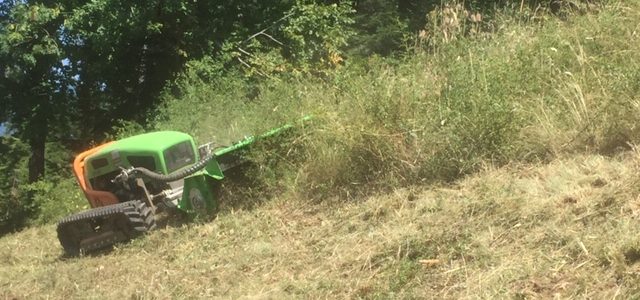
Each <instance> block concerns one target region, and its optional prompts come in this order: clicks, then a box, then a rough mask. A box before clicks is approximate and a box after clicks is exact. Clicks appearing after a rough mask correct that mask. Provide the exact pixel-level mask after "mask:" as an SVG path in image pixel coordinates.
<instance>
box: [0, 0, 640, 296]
mask: <svg viewBox="0 0 640 300" xmlns="http://www.w3.org/2000/svg"><path fill="white" fill-rule="evenodd" d="M153 4H154V5H147V6H144V7H143V6H140V7H138V6H136V5H135V4H130V3H128V2H121V1H110V0H101V1H93V2H87V3H84V2H69V3H67V2H65V1H62V2H55V3H49V2H14V1H8V2H3V3H0V21H1V24H2V27H0V62H2V63H1V64H0V66H3V67H2V68H3V72H2V76H1V77H0V95H2V97H3V99H4V100H3V101H2V102H0V107H2V108H3V111H2V112H1V113H0V118H1V119H0V120H2V121H5V122H8V123H6V124H8V125H9V131H8V133H9V134H8V136H7V137H4V138H3V139H2V144H0V146H1V148H0V149H1V150H2V154H3V155H2V157H0V169H2V170H3V171H4V172H2V173H0V182H2V183H3V185H1V186H0V196H2V198H1V199H0V227H2V230H3V231H4V232H10V231H13V230H16V229H19V228H22V227H23V226H25V225H33V226H31V227H30V228H28V229H25V230H23V231H22V232H19V233H11V234H7V235H5V236H4V237H2V238H1V239H0V264H1V265H2V268H0V286H1V287H3V288H2V289H1V290H3V292H2V293H4V294H0V295H2V296H4V297H30V296H31V297H33V296H36V295H41V294H46V295H50V296H52V297H59V298H63V297H65V298H66V297H91V296H94V295H104V297H109V298H116V297H122V296H124V297H145V298H147V297H149V298H150V297H159V298H167V297H181V298H182V297H184V298H189V297H209V296H218V297H241V296H260V297H272V298H279V297H300V296H303V295H310V296H311V297H327V296H329V297H341V298H346V297H349V298H355V297H362V298H395V297H402V298H422V297H433V296H434V295H435V297H438V298H472V297H473V298H475V297H488V298H495V297H510V298H512V297H523V298H527V297H544V298H548V297H556V296H559V297H561V298H565V297H590V298H603V297H613V298H615V297H617V296H626V297H634V296H635V297H637V295H638V293H639V292H640V287H639V286H638V285H637V278H636V277H637V273H638V270H637V267H638V258H639V257H640V255H638V253H639V252H638V251H640V250H638V240H637V239H636V238H635V236H636V234H635V232H637V231H638V230H637V229H638V228H637V224H636V222H635V218H637V213H638V212H637V208H638V207H636V206H637V203H635V202H637V198H638V197H639V195H640V190H638V189H637V188H636V186H638V184H637V183H638V180H639V179H640V178H639V177H638V175H637V174H639V173H638V170H636V169H637V168H636V166H637V165H638V158H639V157H640V156H639V154H638V152H637V149H636V145H637V144H638V143H639V142H640V130H639V128H638V126H637V122H636V120H635V116H637V115H638V113H639V112H640V111H639V110H640V103H639V102H638V99H637V98H638V97H637V94H638V92H639V91H640V71H639V70H640V65H639V64H640V63H639V62H640V43H637V42H636V41H637V35H638V33H637V32H636V31H637V26H636V23H637V22H634V20H638V19H639V18H640V4H639V3H637V2H636V1H603V2H596V1H585V2H580V1H546V2H543V3H541V2H538V1H521V2H517V3H516V2H513V3H512V2H510V1H509V2H507V1H466V2H456V1H442V2H441V1H424V2H423V1H397V2H393V1H379V0H366V1H356V2H354V3H347V2H335V3H333V2H331V1H325V2H322V1H316V2H314V1H279V2H277V3H270V4H267V3H264V4H262V3H260V4H258V3H253V2H252V3H244V2H243V3H242V4H240V3H234V2H231V3H229V4H224V5H218V6H216V5H214V4H202V3H200V2H189V3H186V2H184V3H182V2H175V3H174V2H172V3H171V4H166V3H165V2H164V1H157V3H156V2H154V3H153ZM263 6H264V7H263ZM105 10H109V11H110V12H112V13H109V14H105V13H103V12H104V11H105ZM425 16H426V18H425ZM43 28H44V29H43ZM47 28H51V30H47ZM43 30H44V31H46V32H49V33H50V32H56V34H49V35H46V34H45V35H43V34H42V32H43ZM7 62H10V63H7ZM41 65H43V66H41ZM45 66H46V67H45ZM305 115H312V116H313V120H312V121H311V124H310V125H309V126H298V127H297V129H296V130H297V131H296V132H294V133H293V134H291V135H287V136H282V137H280V138H279V139H278V140H275V141H270V142H265V143H262V144H260V145H259V146H258V147H259V149H256V151H253V152H252V155H253V157H252V159H253V160H254V161H255V162H256V163H255V164H252V165H250V166H249V168H251V170H249V172H250V174H252V176H251V178H250V179H247V178H245V179H246V180H250V182H244V183H242V182H239V183H234V182H227V183H225V189H224V190H225V195H224V197H223V208H222V210H221V212H220V213H219V214H218V216H217V219H216V220H214V221H212V222H208V223H195V224H187V225H181V224H179V222H177V223H175V224H173V223H171V225H170V226H168V227H167V228H165V229H162V230H160V231H157V232H154V233H153V234H150V235H148V236H147V237H145V238H143V239H140V240H136V241H134V242H132V243H131V244H127V245H122V246H120V247H118V248H117V249H115V250H114V251H113V252H111V253H109V254H108V255H97V256H94V257H84V258H79V259H65V258H62V257H61V254H62V250H61V249H59V248H57V247H51V246H50V245H55V244H56V243H57V242H56V238H55V236H54V231H55V230H54V229H53V226H52V225H51V223H52V222H55V220H57V219H58V218H59V217H60V216H63V215H66V214H68V213H70V212H74V211H78V210H81V209H83V208H86V207H87V204H86V201H85V200H84V199H83V197H82V195H81V194H80V192H79V191H78V189H77V188H76V187H75V183H74V179H73V176H72V175H71V174H70V173H69V170H68V163H69V161H70V159H71V157H72V153H74V152H76V151H79V150H81V149H83V148H86V147H88V146H89V145H90V144H93V143H99V142H100V141H102V140H104V139H113V138H118V137H123V136H128V135H132V134H136V133H139V132H143V131H149V130H160V129H171V130H181V131H184V132H188V133H190V134H193V135H194V136H195V137H196V139H197V140H198V141H200V142H205V141H211V140H214V141H216V142H218V143H229V142H232V141H234V140H236V139H238V138H239V137H242V136H244V135H247V134H253V133H257V132H261V131H263V130H265V129H268V128H271V127H273V126H276V125H278V124H282V123H287V122H296V121H295V120H299V119H300V118H302V117H303V116H305ZM39 153H44V154H43V155H42V156H38V155H40V154H39ZM240 177H242V176H241V174H240ZM43 240H44V241H46V242H43ZM131 269H136V270H137V271H136V272H137V273H135V274H133V273H131ZM78 270H85V271H86V270H88V271H89V272H93V273H94V275H95V276H84V275H83V276H79V275H78V274H80V273H79V272H77V271H78ZM54 272H55V273H56V274H60V273H61V272H62V273H63V274H66V275H67V276H65V277H64V278H61V277H60V276H52V274H53V273H54ZM84 274H86V273H84ZM181 280H182V281H181ZM124 282H126V284H124ZM175 282H180V284H174V283H175ZM116 286H117V287H118V288H117V289H116V288H114V287H116ZM27 287H32V288H27Z"/></svg>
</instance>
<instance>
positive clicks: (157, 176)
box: [132, 153, 214, 182]
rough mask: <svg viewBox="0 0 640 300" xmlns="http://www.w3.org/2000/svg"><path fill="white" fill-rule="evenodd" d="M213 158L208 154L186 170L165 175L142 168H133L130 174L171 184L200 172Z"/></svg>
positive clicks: (211, 154)
mask: <svg viewBox="0 0 640 300" xmlns="http://www.w3.org/2000/svg"><path fill="white" fill-rule="evenodd" d="M213 157H214V155H213V153H209V155H207V156H205V157H204V158H203V159H201V160H200V161H199V162H197V163H195V164H193V165H192V166H191V167H188V168H186V169H183V170H180V171H176V172H173V173H171V174H167V175H164V174H159V173H156V172H154V171H151V170H149V169H147V168H143V167H137V168H134V169H133V170H132V172H133V173H139V174H142V175H143V176H146V177H148V178H149V179H151V180H155V181H160V182H171V181H176V180H178V179H182V178H185V177H187V176H189V175H191V174H193V173H195V172H198V171H200V170H202V168H204V167H205V166H206V165H207V164H208V163H209V161H210V160H211V159H212V158H213Z"/></svg>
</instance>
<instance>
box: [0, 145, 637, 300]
mask: <svg viewBox="0 0 640 300" xmlns="http://www.w3.org/2000/svg"><path fill="white" fill-rule="evenodd" d="M638 159H639V157H638V155H637V154H636V153H634V152H630V153H625V154H624V155H621V156H619V157H615V158H611V157H603V156H587V155H581V156H574V157H566V158H561V159H557V160H554V161H553V162H551V163H550V164H548V165H528V164H512V165H508V166H505V167H502V168H498V169H487V170H484V171H482V172H480V173H478V174H476V175H473V176H470V177H468V178H465V179H463V180H461V181H459V182H457V183H455V184H453V185H450V186H437V187H432V188H426V187H425V188H407V189H398V190H395V191H393V192H392V193H389V194H384V195H379V196H375V197H371V198H368V199H366V200H364V201H361V202H343V201H340V199H334V200H333V201H325V202H323V203H320V204H316V203H310V202H306V201H305V200H303V199H296V197H295V196H288V197H287V198H279V199H272V200H271V201H268V202H264V203H263V204H261V205H258V206H256V207H254V208H253V209H247V210H234V209H233V208H231V207H230V206H224V207H223V209H222V211H221V212H220V214H219V215H218V218H217V219H216V220H214V221H212V222H209V223H201V224H188V225H184V226H181V227H168V228H165V229H161V230H158V231H155V232H153V233H151V234H149V235H148V236H146V237H144V238H141V239H138V240H135V241H133V242H132V243H130V244H127V245H121V246H119V247H117V248H116V249H115V250H114V251H113V252H111V253H109V254H101V255H97V256H88V257H82V258H73V259H64V258H62V250H61V248H60V247H59V246H58V245H57V240H56V237H55V235H54V232H55V230H54V227H53V226H43V227H34V228H30V229H27V230H25V231H23V232H21V233H17V234H13V235H9V236H5V237H3V238H2V239H0V289H1V290H2V294H1V296H4V297H18V298H33V297H52V298H78V297H79V298H91V297H99V298H111V299H115V298H123V297H134V298H138V297H143V298H194V297H198V298H200V297H225V298H242V297H257V298H298V297H311V298H326V297H329V298H355V297H362V298H396V297H400V298H432V297H435V298H495V297H509V298H513V297H516V298H517V297H523V298H528V297H542V298H550V297H561V298H569V297H587V298H598V299H601V298H612V297H616V296H624V297H625V298H627V297H631V298H633V297H634V296H635V297H637V296H640V285H639V284H638V282H639V281H638V276H639V275H640V254H638V253H640V238H638V235H637V232H638V230H640V224H639V223H638V216H640V189H639V188H638V179H639V177H638V174H639V173H638V168H637V166H638V162H639V160H638Z"/></svg>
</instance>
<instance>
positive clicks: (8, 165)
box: [0, 137, 34, 233]
mask: <svg viewBox="0 0 640 300" xmlns="http://www.w3.org/2000/svg"><path fill="white" fill-rule="evenodd" d="M27 153H28V147H27V145H25V144H24V143H23V142H21V141H20V140H18V139H15V138H11V137H0V154H1V155H0V233H6V232H9V231H12V230H15V229H18V228H20V227H21V226H22V225H23V224H25V223H26V220H27V218H28V217H30V216H31V214H32V212H33V208H34V207H33V203H31V202H30V201H28V200H29V199H26V200H27V201H25V199H24V197H22V196H23V194H22V191H21V188H20V186H21V184H23V183H25V182H26V181H27V170H26V167H27V166H26V164H27V162H26V159H25V157H26V155H27Z"/></svg>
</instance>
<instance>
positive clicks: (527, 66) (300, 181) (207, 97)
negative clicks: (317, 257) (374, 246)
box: [157, 2, 640, 198]
mask: <svg viewBox="0 0 640 300" xmlns="http://www.w3.org/2000/svg"><path fill="white" fill-rule="evenodd" d="M637 6H638V5H637V4H636V3H635V2H630V3H626V2H620V3H612V4H610V5H609V6H608V7H607V9H605V10H602V11H601V12H599V13H592V14H585V15H581V16H578V15H576V16H571V17H570V18H569V19H568V20H560V19H556V18H547V19H545V20H544V21H543V22H542V23H541V22H538V21H537V20H535V21H528V22H523V21H522V19H521V18H517V17H514V16H516V15H517V14H514V13H504V14H498V15H495V16H493V19H492V22H493V24H498V25H500V26H497V27H495V28H494V29H493V32H492V33H491V34H485V35H480V34H460V35H459V36H457V38H456V39H449V40H446V41H440V42H438V44H437V51H432V49H433V48H417V49H416V51H415V52H414V53H412V54H411V55H407V56H406V57H402V58H396V59H389V58H379V57H371V58H369V59H366V60H363V61H348V62H347V64H346V65H345V66H344V67H342V68H339V69H338V70H336V71H335V72H334V73H333V74H331V76H329V77H327V78H323V79H318V78H313V77H304V76H283V77H281V78H270V79H265V80H264V81H260V82H257V83H256V82H252V83H251V84H248V83H247V82H245V81H244V80H240V79H237V78H235V79H234V78H231V77H228V78H225V79H223V80H218V81H216V82H215V83H210V82H207V81H206V80H203V79H202V78H199V77H198V76H194V75H193V74H192V75H189V74H187V75H186V77H185V78H186V79H184V81H182V83H179V84H178V85H177V87H178V91H179V92H178V93H175V90H174V93H167V94H166V95H165V99H166V100H167V106H166V107H164V108H163V109H162V111H161V116H162V117H161V121H159V122H157V126H158V128H175V129H182V130H186V131H188V132H192V133H194V134H196V135H197V136H198V137H199V138H203V139H212V138H219V139H223V140H225V142H228V141H230V140H233V139H234V138H239V137H241V136H242V135H244V134H249V133H250V134H253V133H256V132H259V131H260V130H264V129H267V128H269V127H271V126H276V125H277V124H278V123H282V122H286V121H287V120H295V119H297V118H300V117H301V116H303V115H307V114H310V115H313V116H314V120H313V122H312V124H311V125H310V126H307V127H305V128H304V129H303V131H301V132H300V133H299V134H298V135H297V136H296V137H294V138H292V139H290V140H284V141H280V143H281V144H284V145H285V146H284V148H287V147H286V144H287V143H290V144H291V145H292V147H291V148H292V149H293V148H295V151H287V149H284V152H282V153H273V155H276V156H278V157H280V158H281V159H279V160H278V161H287V160H290V163H282V164H269V161H268V157H269V155H258V156H257V158H258V160H262V161H261V162H259V164H260V163H263V166H264V167H263V168H262V169H263V170H264V169H265V168H277V169H279V170H278V172H277V173H278V174H279V176H278V178H277V180H279V181H280V182H282V184H285V185H287V188H291V190H292V191H295V192H301V193H303V194H305V195H307V196H311V197H313V198H316V197H331V196H334V195H342V196H356V195H360V194H363V193H368V192H371V191H380V190H384V189H387V188H391V187H397V186H401V185H408V184H416V183H425V182H426V183H431V182H439V181H450V180H453V179H456V178H459V177H460V176H464V175H465V174H469V173H471V172H474V171H476V170H478V169H479V168H482V167H483V166H487V165H501V164H505V163H508V162H511V161H538V160H547V159H550V158H553V157H554V156H556V155H558V154H559V153H565V152H585V151H586V152H598V153H605V154H612V153H615V152H616V151H618V150H620V149H624V148H628V147H629V145H631V144H634V143H637V142H638V138H640V135H639V133H640V131H639V130H638V127H637V125H636V122H635V117H634V116H635V115H637V113H638V109H639V106H638V99H637V96H636V94H637V92H638V90H639V89H640V83H639V82H640V81H639V80H638V79H640V75H639V74H640V73H639V71H638V70H640V68H639V66H638V64H639V63H638V61H640V59H639V58H640V49H639V47H640V43H637V42H636V41H637V34H638V33H637V32H636V30H637V28H636V26H635V22H633V20H637V18H638V17H640V16H639V15H638V7H637ZM531 19H535V18H531ZM478 28H480V27H478ZM478 30H480V29H478ZM429 47H433V44H431V45H430V46H429ZM423 49H424V50H423ZM293 145H295V147H293ZM269 150H270V149H268V148H262V151H269ZM262 174H266V173H262Z"/></svg>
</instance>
